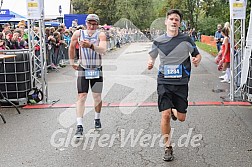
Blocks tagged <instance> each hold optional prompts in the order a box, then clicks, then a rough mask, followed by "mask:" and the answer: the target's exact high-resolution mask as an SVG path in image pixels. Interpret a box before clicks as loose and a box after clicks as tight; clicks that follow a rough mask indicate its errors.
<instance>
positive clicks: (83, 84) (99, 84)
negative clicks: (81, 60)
mask: <svg viewBox="0 0 252 167" xmlns="http://www.w3.org/2000/svg"><path fill="white" fill-rule="evenodd" d="M83 73H84V69H83V68H81V67H79V70H78V78H77V89H78V93H88V90H89V85H90V86H91V90H92V92H94V93H102V88H103V77H102V75H101V76H100V78H95V79H86V78H85V75H83ZM101 73H102V72H101Z"/></svg>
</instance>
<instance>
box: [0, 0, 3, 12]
mask: <svg viewBox="0 0 252 167" xmlns="http://www.w3.org/2000/svg"><path fill="white" fill-rule="evenodd" d="M2 5H3V0H1V6H0V10H2Z"/></svg>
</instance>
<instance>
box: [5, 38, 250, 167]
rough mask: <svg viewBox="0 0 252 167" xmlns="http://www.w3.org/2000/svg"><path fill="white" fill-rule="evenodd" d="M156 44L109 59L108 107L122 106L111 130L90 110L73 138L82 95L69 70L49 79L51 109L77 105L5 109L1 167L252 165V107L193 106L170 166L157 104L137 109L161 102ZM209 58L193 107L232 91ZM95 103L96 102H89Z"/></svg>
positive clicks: (195, 75)
mask: <svg viewBox="0 0 252 167" xmlns="http://www.w3.org/2000/svg"><path fill="white" fill-rule="evenodd" d="M150 46H151V43H133V44H130V45H126V46H123V48H121V49H118V50H116V51H112V52H109V53H108V54H107V55H106V56H104V60H103V64H104V68H103V70H104V91H103V102H104V103H108V104H114V106H113V105H110V106H106V107H103V109H102V114H101V120H102V127H103V130H102V131H100V132H98V133H97V132H94V131H93V128H94V121H93V119H94V110H93V108H92V107H90V106H89V107H87V108H86V113H85V116H84V131H85V134H86V136H85V138H84V140H82V141H79V142H75V141H74V140H73V135H74V132H75V126H76V125H75V107H74V103H75V100H76V93H77V92H76V77H75V72H74V70H73V69H72V68H71V67H69V66H67V67H65V68H63V69H61V70H60V71H59V72H51V73H49V74H48V88H49V101H48V103H52V102H53V101H58V102H57V103H56V104H70V105H71V104H72V105H73V106H71V107H68V108H64V107H51V108H45V109H21V114H18V113H17V112H16V111H15V110H14V109H12V108H2V109H1V112H2V113H3V115H4V116H5V118H6V120H7V123H6V124H3V123H2V122H1V120H0V136H1V137H0V148H1V149H0V167H7V166H11V167H17V166H20V167H21V166H25V167H26V166H39V167H40V166H41V167H42V166H91V167H100V166H113V167H117V166H120V167H124V166H127V167H135V166H149V167H152V166H153V167H154V166H158V167H159V166H160V167H161V166H176V167H177V166H179V167H188V166H190V167H191V166H192V167H197V166H199V167H205V166H207V167H208V166H209V167H210V166H216V167H220V166H221V167H226V166H229V167H230V166H233V167H238V166H242V167H249V166H252V165H251V164H252V142H251V138H252V121H251V120H252V107H251V106H223V105H221V106H219V105H217V106H216V105H207V106H193V105H192V106H189V108H188V115H187V120H186V121H185V122H183V123H181V122H178V121H176V122H174V121H173V122H172V132H173V133H172V134H173V135H172V143H173V146H174V155H175V159H174V161H172V162H164V161H163V160H162V156H163V153H164V150H163V147H162V138H161V135H160V118H161V115H160V113H159V112H158V110H157V106H155V105H154V106H152V105H150V106H134V105H131V104H134V103H137V104H141V103H145V104H152V103H156V102H157V94H156V74H157V68H155V69H153V70H152V71H148V70H147V69H146V64H147V59H148V50H149V49H150ZM201 54H202V56H203V59H202V63H201V65H200V66H199V67H198V68H194V67H193V69H192V77H191V81H190V85H189V86H190V93H189V101H190V102H211V101H217V102H222V101H223V99H222V98H220V97H222V96H227V95H228V91H229V85H228V84H224V83H220V82H219V81H220V80H219V79H218V76H219V75H221V73H220V72H218V71H217V68H216V65H215V64H214V62H213V61H214V60H213V57H211V56H210V55H208V54H207V53H205V52H203V51H201ZM156 67H157V63H156ZM214 90H223V91H221V92H218V91H214ZM92 102H93V101H92V97H91V96H89V97H88V99H87V103H88V104H89V105H91V104H92ZM120 104H124V105H123V107H122V106H120ZM127 104H128V105H129V106H128V107H127Z"/></svg>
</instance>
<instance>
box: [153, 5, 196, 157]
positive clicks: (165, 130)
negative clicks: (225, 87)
mask: <svg viewBox="0 0 252 167" xmlns="http://www.w3.org/2000/svg"><path fill="white" fill-rule="evenodd" d="M181 20H182V13H181V12H180V11H179V10H176V9H172V10H170V11H168V12H167V15H166V21H165V24H166V34H164V35H162V36H160V37H158V38H157V39H155V40H154V42H153V45H152V49H151V51H150V52H149V55H150V58H149V61H148V69H149V70H150V69H152V68H153V65H154V63H155V59H156V58H157V56H158V55H159V58H160V65H159V72H158V79H157V83H158V86H157V92H158V108H159V111H160V112H162V118H161V130H162V135H163V136H164V142H165V146H166V147H165V155H164V157H163V160H164V161H172V160H173V158H174V157H173V149H172V146H171V145H170V139H169V135H170V131H171V126H170V118H171V117H172V119H173V120H176V119H178V120H179V121H181V122H183V121H185V118H186V112H187V111H186V109H187V107H188V101H187V97H188V82H189V79H190V72H191V59H190V56H192V63H193V64H194V66H195V67H197V66H198V65H199V62H200V60H201V55H200V54H199V51H198V49H197V48H196V45H195V43H194V42H193V41H192V40H191V38H190V37H189V36H187V35H185V34H182V33H180V32H179V26H180V22H181Z"/></svg>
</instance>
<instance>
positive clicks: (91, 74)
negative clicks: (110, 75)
mask: <svg viewBox="0 0 252 167" xmlns="http://www.w3.org/2000/svg"><path fill="white" fill-rule="evenodd" d="M85 78H86V79H95V78H100V70H99V69H92V70H91V69H86V70H85Z"/></svg>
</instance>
